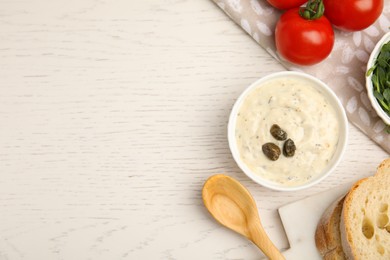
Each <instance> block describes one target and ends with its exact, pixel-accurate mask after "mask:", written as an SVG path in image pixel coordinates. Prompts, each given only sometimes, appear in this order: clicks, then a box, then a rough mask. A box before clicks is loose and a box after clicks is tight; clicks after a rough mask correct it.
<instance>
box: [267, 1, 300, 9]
mask: <svg viewBox="0 0 390 260" xmlns="http://www.w3.org/2000/svg"><path fill="white" fill-rule="evenodd" d="M267 2H268V3H269V4H270V5H272V6H273V7H276V8H278V9H280V10H287V9H291V8H294V7H299V6H301V5H303V4H304V3H306V2H307V0H267Z"/></svg>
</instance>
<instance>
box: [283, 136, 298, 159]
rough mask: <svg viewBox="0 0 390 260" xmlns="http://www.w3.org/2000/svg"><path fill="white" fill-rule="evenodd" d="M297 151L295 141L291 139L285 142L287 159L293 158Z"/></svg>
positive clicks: (284, 149) (284, 152) (284, 148)
mask: <svg viewBox="0 0 390 260" xmlns="http://www.w3.org/2000/svg"><path fill="white" fill-rule="evenodd" d="M296 149H297V148H296V146H295V144H294V141H293V140H291V139H290V138H289V139H287V140H286V142H284V145H283V154H284V156H286V157H292V156H294V154H295V150H296Z"/></svg>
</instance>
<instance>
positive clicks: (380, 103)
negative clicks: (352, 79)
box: [366, 32, 390, 125]
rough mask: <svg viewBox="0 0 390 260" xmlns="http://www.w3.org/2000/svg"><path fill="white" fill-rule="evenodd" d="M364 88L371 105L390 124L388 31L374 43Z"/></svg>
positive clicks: (389, 39) (389, 45) (389, 48)
mask: <svg viewBox="0 0 390 260" xmlns="http://www.w3.org/2000/svg"><path fill="white" fill-rule="evenodd" d="M366 88H367V94H368V98H369V99H370V102H371V104H372V107H373V108H374V110H375V111H376V113H377V114H378V116H379V117H380V118H382V119H383V121H384V122H385V123H386V124H387V125H390V32H389V33H386V34H385V35H384V36H383V37H382V39H380V40H379V42H378V43H377V44H376V46H375V48H374V50H373V51H372V52H371V55H370V58H369V60H368V63H367V72H366Z"/></svg>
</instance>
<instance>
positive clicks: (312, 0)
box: [299, 0, 325, 20]
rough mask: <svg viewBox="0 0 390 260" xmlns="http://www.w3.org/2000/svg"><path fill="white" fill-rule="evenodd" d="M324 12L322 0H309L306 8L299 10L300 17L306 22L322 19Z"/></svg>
mask: <svg viewBox="0 0 390 260" xmlns="http://www.w3.org/2000/svg"><path fill="white" fill-rule="evenodd" d="M324 11H325V7H324V3H322V0H309V1H308V2H307V3H306V6H304V7H301V8H300V9H299V15H300V16H301V17H302V18H304V19H306V20H315V19H319V18H321V17H322V15H323V14H324Z"/></svg>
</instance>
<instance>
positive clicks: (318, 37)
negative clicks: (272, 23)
mask: <svg viewBox="0 0 390 260" xmlns="http://www.w3.org/2000/svg"><path fill="white" fill-rule="evenodd" d="M275 42H276V49H277V50H278V52H279V54H280V55H281V56H282V57H284V58H285V59H286V60H288V61H290V62H292V63H295V64H299V65H312V64H315V63H318V62H320V61H322V60H323V59H325V58H326V57H327V56H328V55H329V54H330V52H331V51H332V48H333V43H334V32H333V29H332V25H331V24H330V22H329V21H328V19H326V17H325V16H321V17H320V18H318V19H315V20H307V19H305V18H303V17H301V16H300V14H299V8H294V9H290V10H288V11H286V12H285V13H284V14H283V15H282V16H281V17H280V19H279V21H278V23H277V24H276V29H275Z"/></svg>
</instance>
